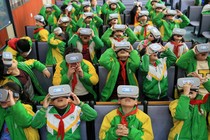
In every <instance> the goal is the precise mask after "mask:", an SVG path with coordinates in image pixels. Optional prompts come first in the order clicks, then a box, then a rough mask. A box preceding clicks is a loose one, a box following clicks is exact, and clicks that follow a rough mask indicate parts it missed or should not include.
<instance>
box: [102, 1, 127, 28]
mask: <svg viewBox="0 0 210 140" xmlns="http://www.w3.org/2000/svg"><path fill="white" fill-rule="evenodd" d="M125 9H126V7H125V5H124V4H123V3H122V2H121V1H119V2H118V3H117V8H116V9H115V10H111V8H110V7H109V5H108V4H107V3H104V5H103V6H102V7H101V11H102V14H104V15H105V22H104V23H105V24H108V19H109V15H110V14H114V13H118V15H119V16H118V24H122V20H121V17H120V14H122V13H123V12H124V11H125Z"/></svg>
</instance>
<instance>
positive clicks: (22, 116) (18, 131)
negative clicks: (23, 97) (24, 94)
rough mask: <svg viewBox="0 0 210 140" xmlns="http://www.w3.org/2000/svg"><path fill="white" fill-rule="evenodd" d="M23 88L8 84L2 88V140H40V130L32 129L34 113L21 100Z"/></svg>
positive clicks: (0, 115)
mask: <svg viewBox="0 0 210 140" xmlns="http://www.w3.org/2000/svg"><path fill="white" fill-rule="evenodd" d="M20 94H21V88H20V87H19V86H18V84H16V83H13V82H8V83H6V84H5V85H3V86H2V87H0V117H1V119H0V130H1V132H0V133H1V134H0V139H1V140H5V139H6V140H10V139H11V140H15V139H19V140H29V139H30V140H39V139H40V138H39V134H38V130H35V129H33V128H30V125H31V122H32V119H33V115H34V112H33V111H32V107H31V106H30V105H27V104H22V103H21V101H20V100H19V96H20Z"/></svg>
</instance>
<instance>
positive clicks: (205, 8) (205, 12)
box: [201, 0, 210, 14]
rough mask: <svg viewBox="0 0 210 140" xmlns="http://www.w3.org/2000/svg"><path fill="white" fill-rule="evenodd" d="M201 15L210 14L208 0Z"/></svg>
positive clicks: (209, 2) (209, 0)
mask: <svg viewBox="0 0 210 140" xmlns="http://www.w3.org/2000/svg"><path fill="white" fill-rule="evenodd" d="M201 13H202V14H210V0H208V3H207V4H206V5H204V6H203V9H202V11H201Z"/></svg>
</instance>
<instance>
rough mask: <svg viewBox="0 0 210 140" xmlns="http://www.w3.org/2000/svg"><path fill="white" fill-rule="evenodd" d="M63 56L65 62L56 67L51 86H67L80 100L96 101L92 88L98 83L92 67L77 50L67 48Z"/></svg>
mask: <svg viewBox="0 0 210 140" xmlns="http://www.w3.org/2000/svg"><path fill="white" fill-rule="evenodd" d="M64 56H65V60H63V61H62V62H60V63H57V65H56V68H55V73H54V76H53V85H61V84H69V85H70V86H71V87H72V91H73V92H74V93H75V94H76V95H77V96H78V97H79V98H80V100H82V101H94V100H96V98H97V95H96V92H95V91H94V90H93V86H94V85H96V84H97V83H98V75H97V73H96V70H95V68H94V66H93V65H92V64H91V63H90V62H89V61H87V60H85V59H83V56H82V54H81V53H78V50H77V49H72V48H70V47H69V48H67V49H66V51H65V54H64Z"/></svg>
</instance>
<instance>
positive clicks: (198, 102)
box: [190, 93, 210, 112]
mask: <svg viewBox="0 0 210 140" xmlns="http://www.w3.org/2000/svg"><path fill="white" fill-rule="evenodd" d="M209 95H210V93H208V94H206V95H205V96H204V97H203V99H201V100H190V104H191V105H198V109H199V112H201V109H200V105H201V104H205V103H206V102H207V100H208V97H209Z"/></svg>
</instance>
